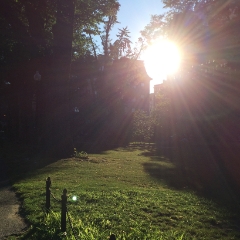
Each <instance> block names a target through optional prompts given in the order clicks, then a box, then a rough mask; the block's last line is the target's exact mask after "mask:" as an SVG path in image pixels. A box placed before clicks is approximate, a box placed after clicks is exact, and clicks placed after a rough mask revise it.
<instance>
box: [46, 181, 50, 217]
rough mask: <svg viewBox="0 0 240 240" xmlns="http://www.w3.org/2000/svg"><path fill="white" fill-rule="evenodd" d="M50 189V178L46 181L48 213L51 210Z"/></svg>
mask: <svg viewBox="0 0 240 240" xmlns="http://www.w3.org/2000/svg"><path fill="white" fill-rule="evenodd" d="M50 187H51V179H50V177H48V178H47V179H46V209H47V212H49V210H50Z"/></svg>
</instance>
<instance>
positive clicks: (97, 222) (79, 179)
mask: <svg viewBox="0 0 240 240" xmlns="http://www.w3.org/2000/svg"><path fill="white" fill-rule="evenodd" d="M40 160H41V159H40ZM33 169H34V167H33ZM33 169H32V170H31V172H30V173H29V174H26V175H25V176H24V177H21V178H19V180H15V183H14V185H13V187H14V188H15V189H16V191H17V193H18V194H19V196H20V198H21V200H22V203H23V204H22V214H23V215H24V216H25V218H26V220H27V221H28V222H29V224H30V226H31V227H30V229H29V231H28V232H26V233H25V234H24V236H22V237H21V238H20V239H48V240H49V239H59V238H61V233H60V203H59V202H57V201H56V200H54V198H53V197H51V211H50V213H49V214H48V215H47V214H46V213H45V209H44V205H45V179H46V178H47V177H48V176H50V177H51V180H52V186H51V190H52V193H53V194H54V196H55V198H56V199H60V198H61V194H62V191H63V189H64V188H66V189H67V191H68V212H69V219H70V221H69V222H68V225H67V235H66V236H65V238H64V239H73V240H75V239H81V240H85V239H108V238H109V236H110V235H111V233H114V234H115V235H116V237H117V239H119V240H120V239H141V240H143V239H176V240H180V239H191V240H193V239H197V240H199V239H207V240H210V239H214V240H215V239H239V238H240V230H239V226H238V223H239V217H238V211H237V210H236V209H235V208H234V206H233V205H231V204H226V202H222V201H221V199H220V201H215V199H214V198H210V197H209V195H205V191H204V186H203V185H201V182H198V181H197V180H196V179H195V181H193V177H194V173H192V172H191V171H192V170H190V169H188V170H186V169H185V171H183V168H182V167H179V162H178V163H177V161H176V159H175V158H170V157H169V156H167V154H156V152H155V151H153V149H151V148H139V147H137V146H134V145H132V146H130V147H127V148H117V149H114V150H109V151H105V152H101V153H98V154H88V159H87V160H86V159H84V160H83V159H79V158H74V157H73V158H68V159H60V160H57V161H54V162H53V163H51V164H48V165H46V166H44V167H41V168H39V169H38V170H33ZM189 173H191V174H189ZM189 176H191V178H190V180H189ZM191 182H194V184H191ZM222 187H224V186H222ZM222 192H223V191H222ZM222 192H221V191H220V194H222ZM74 196H76V200H73V197H74ZM222 199H223V200H224V201H225V198H224V197H223V198H222Z"/></svg>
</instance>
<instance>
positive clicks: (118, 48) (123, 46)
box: [110, 27, 132, 59]
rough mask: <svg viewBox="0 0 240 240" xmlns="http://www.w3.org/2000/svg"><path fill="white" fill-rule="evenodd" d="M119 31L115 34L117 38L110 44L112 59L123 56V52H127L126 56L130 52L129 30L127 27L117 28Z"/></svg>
mask: <svg viewBox="0 0 240 240" xmlns="http://www.w3.org/2000/svg"><path fill="white" fill-rule="evenodd" d="M118 30H119V33H118V34H117V37H118V39H117V40H116V41H115V42H114V43H113V44H110V56H111V57H112V58H113V59H119V57H122V56H123V53H125V54H126V53H127V54H126V57H127V56H128V55H129V54H130V53H131V43H132V42H131V41H130V36H129V33H130V32H129V30H128V28H127V27H125V28H122V29H118Z"/></svg>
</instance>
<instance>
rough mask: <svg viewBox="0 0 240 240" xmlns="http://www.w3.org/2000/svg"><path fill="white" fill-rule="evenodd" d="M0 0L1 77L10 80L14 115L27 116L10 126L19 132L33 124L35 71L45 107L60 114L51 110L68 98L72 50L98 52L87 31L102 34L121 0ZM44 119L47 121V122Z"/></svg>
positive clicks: (14, 116) (52, 112) (75, 51)
mask: <svg viewBox="0 0 240 240" xmlns="http://www.w3.org/2000/svg"><path fill="white" fill-rule="evenodd" d="M0 3H1V9H0V13H1V14H0V19H1V22H0V25H1V29H2V30H1V33H0V36H1V37H0V54H1V58H0V62H1V72H2V73H3V74H2V75H1V82H3V83H4V81H5V82H9V83H11V84H10V90H9V94H11V96H12V97H9V98H8V99H9V101H11V102H9V104H8V105H9V106H10V108H11V110H10V112H11V114H12V117H13V118H15V119H20V116H19V115H21V116H22V117H21V119H22V121H16V124H15V126H12V128H11V129H13V131H15V132H16V131H18V130H17V128H20V125H22V126H23V125H25V126H30V125H31V124H32V123H31V122H30V117H29V116H31V114H32V113H31V111H32V110H31V102H32V95H33V91H34V89H33V87H34V86H33V75H34V73H35V72H36V70H39V71H40V74H41V75H42V81H41V82H42V83H41V86H42V93H41V96H42V101H43V102H42V106H44V105H45V106H48V107H49V109H48V115H49V116H48V117H50V118H55V117H56V115H55V114H54V111H51V110H50V109H52V110H53V109H56V106H58V107H60V106H62V103H63V102H65V100H64V99H66V98H68V97H67V90H66V89H67V86H68V81H67V80H68V79H69V76H70V63H71V61H72V52H73V55H74V57H75V59H77V58H81V57H82V56H84V55H89V54H88V53H89V50H90V51H91V53H92V52H94V50H92V42H91V39H90V37H89V34H87V35H86V34H84V32H83V31H82V30H83V29H84V28H88V29H90V30H92V33H91V34H97V33H99V30H98V28H99V24H101V23H102V22H103V21H104V18H105V16H107V15H108V13H109V11H110V9H111V7H112V6H113V5H114V4H117V3H118V2H117V1H115V0H98V1H93V0H89V1H80V0H76V1H73V0H71V1H66V0H53V1H50V0H43V1H40V0H34V1H30V0H18V1H15V0H9V1H6V0H1V2H0ZM74 4H75V5H74ZM110 6H111V7H110ZM93 13H94V14H93ZM72 46H73V48H72ZM49 103H51V104H49ZM65 103H66V102H65ZM53 106H55V107H53ZM60 108H61V107H60ZM44 111H45V110H44ZM59 111H60V110H59ZM13 112H14V114H13ZM60 112H61V111H60ZM61 114H63V112H62V113H61ZM44 115H46V114H45V113H44ZM54 116H55V117H54ZM66 116H67V113H65V117H66ZM56 119H58V118H56ZM61 119H62V118H61ZM54 121H55V120H54ZM56 121H57V120H56ZM45 124H46V122H45V123H44V122H42V125H43V126H45ZM28 129H30V128H28ZM25 135H26V134H25Z"/></svg>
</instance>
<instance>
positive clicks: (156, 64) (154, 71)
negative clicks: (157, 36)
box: [143, 40, 181, 81]
mask: <svg viewBox="0 0 240 240" xmlns="http://www.w3.org/2000/svg"><path fill="white" fill-rule="evenodd" d="M143 60H144V65H145V68H146V71H147V73H148V75H149V76H150V77H151V78H153V79H157V78H158V79H159V78H166V76H167V75H170V74H174V73H176V71H177V70H178V69H179V67H180V62H181V53H180V51H179V48H178V47H177V45H176V44H175V43H173V42H171V41H167V40H158V41H155V42H154V43H153V44H152V45H150V46H149V47H148V48H147V49H146V50H145V52H144V55H143ZM162 80H163V79H161V81H162Z"/></svg>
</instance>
